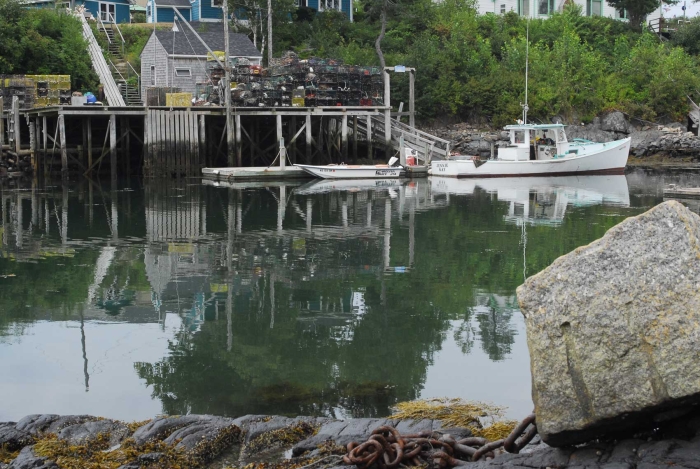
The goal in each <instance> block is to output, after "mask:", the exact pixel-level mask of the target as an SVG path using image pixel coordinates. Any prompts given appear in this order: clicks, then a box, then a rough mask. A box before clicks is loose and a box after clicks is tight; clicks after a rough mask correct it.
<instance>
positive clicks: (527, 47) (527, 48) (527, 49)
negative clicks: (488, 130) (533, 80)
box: [520, 17, 530, 124]
mask: <svg viewBox="0 0 700 469" xmlns="http://www.w3.org/2000/svg"><path fill="white" fill-rule="evenodd" d="M529 55H530V18H529V17H528V19H527V28H526V32H525V104H522V103H520V105H521V106H522V108H523V124H527V111H529V110H530V108H529V107H528V105H527V76H528V72H529V65H530V61H529V58H530V57H529Z"/></svg>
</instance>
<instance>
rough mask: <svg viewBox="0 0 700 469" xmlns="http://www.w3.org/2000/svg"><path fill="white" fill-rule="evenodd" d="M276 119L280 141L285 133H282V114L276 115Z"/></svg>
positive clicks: (278, 139)
mask: <svg viewBox="0 0 700 469" xmlns="http://www.w3.org/2000/svg"><path fill="white" fill-rule="evenodd" d="M275 121H276V124H277V141H278V142H279V141H280V140H283V139H284V135H282V114H277V115H275Z"/></svg>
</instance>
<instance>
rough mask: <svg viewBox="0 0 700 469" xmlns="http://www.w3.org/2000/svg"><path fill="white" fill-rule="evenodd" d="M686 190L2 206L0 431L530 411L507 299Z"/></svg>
mask: <svg viewBox="0 0 700 469" xmlns="http://www.w3.org/2000/svg"><path fill="white" fill-rule="evenodd" d="M697 179H698V178H697V177H696V176H691V175H682V174H681V175H668V174H666V175H652V174H647V173H644V172H640V171H637V172H633V173H631V174H629V175H627V176H614V177H580V178H568V177H567V178H557V179H554V178H551V179H536V178H531V179H524V180H499V179H489V180H480V181H472V180H462V181H457V180H453V179H446V180H440V179H432V180H418V181H414V182H398V181H370V182H366V183H357V182H353V183H349V184H348V183H338V184H336V183H324V182H321V183H315V184H305V185H300V184H287V185H279V184H272V185H255V184H244V185H236V186H233V187H223V186H221V187H215V186H213V185H207V184H202V183H201V182H200V181H186V182H182V183H177V182H175V181H172V182H168V183H164V182H153V181H146V182H140V181H130V182H126V181H125V182H122V183H121V184H120V185H119V190H117V191H111V190H110V188H109V187H108V186H107V187H105V186H99V185H95V184H89V183H87V182H79V183H74V184H71V185H70V186H66V187H61V186H52V187H45V188H35V189H32V188H31V187H28V188H14V187H8V186H4V187H2V205H1V207H0V212H1V215H2V226H1V227H0V234H1V240H2V243H1V245H0V376H2V378H0V402H1V403H2V404H0V421H4V420H8V419H9V420H15V419H18V418H20V417H22V416H24V415H26V414H29V413H39V412H52V413H60V414H67V413H89V414H95V415H102V416H107V417H115V418H121V419H145V418H150V417H152V416H154V415H156V414H159V413H167V414H186V413H212V414H220V415H231V416H236V415H241V414H244V413H279V414H287V415H298V414H314V415H329V416H336V417H347V416H383V415H387V414H388V413H389V412H390V410H389V408H390V406H391V405H392V404H394V403H396V402H399V401H405V400H410V399H415V398H418V397H437V396H449V397H463V398H467V399H475V400H486V401H490V402H493V403H496V404H499V405H504V406H507V407H508V408H509V412H508V413H509V415H510V416H512V417H513V418H519V417H522V416H523V415H525V414H526V413H528V412H529V411H530V410H531V407H532V404H531V400H530V376H529V357H528V351H527V346H526V342H525V335H524V325H523V320H522V316H521V314H520V312H519V310H518V305H517V301H516V297H515V289H516V287H517V286H518V285H520V284H521V283H522V282H523V279H524V278H525V277H526V276H529V275H532V274H534V273H536V272H538V271H540V270H541V269H543V268H545V267H546V266H547V265H548V264H550V263H551V262H552V261H553V260H554V259H555V258H556V257H558V256H560V255H562V254H565V253H567V252H569V251H571V250H572V249H574V248H576V247H577V246H580V245H583V244H586V243H589V242H591V241H593V240H594V239H596V238H599V237H600V236H602V235H603V233H605V231H606V230H607V229H608V228H610V227H611V226H613V225H615V224H616V223H619V222H620V221H622V220H623V219H624V218H625V217H628V216H631V215H635V214H638V213H641V212H643V211H645V210H646V209H647V208H649V207H651V206H653V205H654V204H656V203H658V202H660V201H661V200H662V195H661V191H662V188H663V185H664V183H668V182H672V181H678V180H683V181H692V182H693V183H695V184H697V183H698V182H700V181H698V180H697Z"/></svg>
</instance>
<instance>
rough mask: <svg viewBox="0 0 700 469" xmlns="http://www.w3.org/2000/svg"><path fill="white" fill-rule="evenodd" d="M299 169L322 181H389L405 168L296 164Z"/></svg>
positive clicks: (381, 165) (385, 165)
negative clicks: (388, 179)
mask: <svg viewBox="0 0 700 469" xmlns="http://www.w3.org/2000/svg"><path fill="white" fill-rule="evenodd" d="M294 166H296V167H298V168H301V169H303V170H304V171H306V172H307V173H309V174H311V175H312V176H315V177H317V178H322V179H377V178H379V179H387V178H397V177H399V176H400V175H401V171H402V170H403V167H401V166H389V165H387V164H378V165H344V164H340V165H334V164H329V165H323V166H314V165H309V164H296V165H294Z"/></svg>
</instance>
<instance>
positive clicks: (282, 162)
mask: <svg viewBox="0 0 700 469" xmlns="http://www.w3.org/2000/svg"><path fill="white" fill-rule="evenodd" d="M279 158H280V169H281V170H282V171H284V170H285V169H287V149H286V148H285V147H284V137H282V138H280V151H279Z"/></svg>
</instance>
